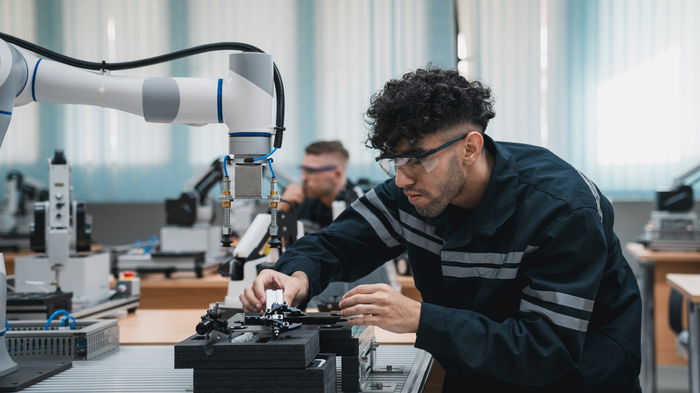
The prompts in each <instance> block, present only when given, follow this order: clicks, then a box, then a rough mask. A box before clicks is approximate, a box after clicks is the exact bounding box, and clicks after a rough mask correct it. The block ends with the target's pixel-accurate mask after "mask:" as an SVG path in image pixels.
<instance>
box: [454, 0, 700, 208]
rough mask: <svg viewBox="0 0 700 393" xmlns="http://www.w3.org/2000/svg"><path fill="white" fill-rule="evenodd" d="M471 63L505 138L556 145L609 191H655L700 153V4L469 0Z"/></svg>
mask: <svg viewBox="0 0 700 393" xmlns="http://www.w3.org/2000/svg"><path fill="white" fill-rule="evenodd" d="M457 5H458V20H459V32H460V34H461V35H462V36H463V37H464V39H463V40H461V42H463V44H462V45H463V47H464V48H463V51H462V52H463V53H464V55H463V56H462V57H464V59H463V60H462V61H461V63H462V64H463V66H461V67H460V69H462V70H463V71H464V72H465V74H466V75H467V76H468V77H469V78H473V79H478V80H482V81H484V82H485V83H486V84H487V85H489V86H491V87H492V88H493V90H494V96H495V98H496V118H495V119H494V120H493V126H490V133H491V134H492V135H493V136H494V137H495V138H497V139H502V140H513V141H521V142H527V143H534V144H537V145H541V146H545V147H548V148H550V149H552V150H553V151H554V152H555V153H557V154H559V155H560V156H562V157H563V158H565V159H567V160H568V161H569V162H570V163H572V164H573V165H574V166H576V167H577V168H579V169H581V170H582V171H584V172H585V173H586V174H588V175H589V177H591V178H592V179H593V180H594V181H595V182H596V183H597V184H598V186H599V187H600V188H601V189H603V190H604V191H605V192H606V194H607V195H608V196H612V197H616V198H621V199H648V198H650V197H651V196H652V195H653V190H654V189H656V188H658V187H663V186H668V185H670V183H671V182H672V179H673V178H674V177H676V176H677V175H678V174H680V173H682V172H684V171H685V170H687V169H688V168H691V167H693V166H694V165H695V164H697V163H698V162H700V118H698V117H697V116H695V115H694V114H695V112H696V108H697V106H698V104H700V93H698V89H697V88H696V86H697V85H698V82H700V81H699V80H698V79H700V74H699V73H698V72H697V70H698V69H700V43H698V41H697V39H696V37H698V36H699V35H700V24H699V23H698V22H699V20H698V19H699V18H700V4H699V3H698V2H697V1H693V0H675V1H669V2H658V1H654V0H590V1H574V0H530V1H517V0H497V1H491V0H489V1H483V0H459V1H458V3H457Z"/></svg>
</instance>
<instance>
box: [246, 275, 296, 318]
mask: <svg viewBox="0 0 700 393" xmlns="http://www.w3.org/2000/svg"><path fill="white" fill-rule="evenodd" d="M266 289H283V290H284V300H285V301H286V302H287V304H289V305H292V306H297V305H298V304H299V303H301V302H303V301H304V300H305V299H306V298H307V297H308V296H309V278H308V277H307V276H306V273H304V272H301V271H297V272H294V273H292V275H291V276H288V275H286V274H284V273H280V272H278V271H275V270H272V269H265V270H263V271H261V272H260V274H258V277H257V278H256V279H255V280H253V282H252V283H250V285H248V286H247V287H246V288H245V290H243V293H241V295H240V296H239V299H240V300H241V304H243V310H244V311H246V312H261V311H263V310H264V308H265V290H266Z"/></svg>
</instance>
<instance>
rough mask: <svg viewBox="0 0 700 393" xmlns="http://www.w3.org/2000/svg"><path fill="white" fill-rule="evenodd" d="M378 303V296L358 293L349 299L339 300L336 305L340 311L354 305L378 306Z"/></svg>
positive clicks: (379, 299)
mask: <svg viewBox="0 0 700 393" xmlns="http://www.w3.org/2000/svg"><path fill="white" fill-rule="evenodd" d="M380 302H381V297H380V296H378V294H375V293H370V294H364V293H359V294H357V295H351V296H350V297H347V298H345V299H343V300H341V301H340V303H339V304H338V305H339V306H340V308H341V309H345V308H347V307H352V306H354V305H356V304H378V303H380ZM381 304H383V302H381Z"/></svg>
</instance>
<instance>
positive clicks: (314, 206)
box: [280, 141, 361, 233]
mask: <svg viewBox="0 0 700 393" xmlns="http://www.w3.org/2000/svg"><path fill="white" fill-rule="evenodd" d="M349 159H350V155H349V154H348V151H347V150H345V148H344V147H343V145H342V143H340V142H339V141H318V142H314V143H312V144H310V145H309V146H307V147H306V150H305V151H304V158H303V160H302V163H301V184H290V185H288V186H287V188H286V189H285V190H284V193H283V194H282V199H283V200H285V201H288V203H282V204H280V209H281V210H284V211H290V210H292V209H291V206H290V204H291V205H293V206H294V209H293V210H294V211H295V213H296V216H297V219H298V220H301V221H302V222H304V226H305V229H306V230H305V232H307V233H309V232H316V231H317V230H319V229H321V228H325V227H327V226H328V225H330V223H331V221H333V211H332V205H333V202H334V201H343V202H345V203H346V205H350V203H352V202H353V201H354V200H355V199H357V198H358V196H359V195H361V191H359V189H357V188H356V187H355V186H354V185H353V184H352V182H350V181H349V180H348V178H347V176H346V174H345V170H346V169H347V166H348V160H349Z"/></svg>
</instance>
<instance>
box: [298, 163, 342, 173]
mask: <svg viewBox="0 0 700 393" xmlns="http://www.w3.org/2000/svg"><path fill="white" fill-rule="evenodd" d="M337 168H338V166H337V165H324V166H306V165H299V169H301V170H302V171H303V172H305V173H320V172H328V171H334V170H336V169H337Z"/></svg>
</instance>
